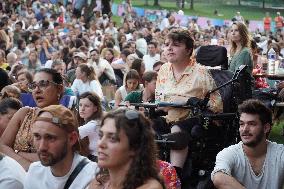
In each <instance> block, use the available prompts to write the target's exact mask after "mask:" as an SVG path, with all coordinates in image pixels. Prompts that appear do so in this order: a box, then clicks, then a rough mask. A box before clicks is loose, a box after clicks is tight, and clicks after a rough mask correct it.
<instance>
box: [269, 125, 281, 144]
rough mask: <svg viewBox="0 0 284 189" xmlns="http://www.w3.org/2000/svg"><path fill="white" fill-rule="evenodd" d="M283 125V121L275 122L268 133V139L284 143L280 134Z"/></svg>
mask: <svg viewBox="0 0 284 189" xmlns="http://www.w3.org/2000/svg"><path fill="white" fill-rule="evenodd" d="M283 127H284V121H281V122H280V123H276V124H274V125H273V127H272V131H271V133H270V140H271V141H274V142H277V143H281V144H284V136H282V129H283Z"/></svg>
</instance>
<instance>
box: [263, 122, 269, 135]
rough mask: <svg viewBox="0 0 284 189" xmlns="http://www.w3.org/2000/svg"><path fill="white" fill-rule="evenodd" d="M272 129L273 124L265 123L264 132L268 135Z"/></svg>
mask: <svg viewBox="0 0 284 189" xmlns="http://www.w3.org/2000/svg"><path fill="white" fill-rule="evenodd" d="M270 131H271V124H269V123H266V124H264V133H265V134H266V135H267V133H269V132H270Z"/></svg>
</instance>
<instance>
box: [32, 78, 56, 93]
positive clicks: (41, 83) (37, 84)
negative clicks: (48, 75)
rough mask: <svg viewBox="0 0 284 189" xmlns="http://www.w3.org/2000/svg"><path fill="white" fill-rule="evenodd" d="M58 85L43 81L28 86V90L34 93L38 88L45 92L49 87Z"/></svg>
mask: <svg viewBox="0 0 284 189" xmlns="http://www.w3.org/2000/svg"><path fill="white" fill-rule="evenodd" d="M51 84H53V85H58V84H57V83H55V82H53V81H48V80H46V81H45V80H41V81H39V82H38V83H36V82H32V83H29V84H28V89H29V90H30V91H33V90H35V89H36V87H38V88H39V89H40V90H45V89H46V88H47V87H48V86H49V85H51Z"/></svg>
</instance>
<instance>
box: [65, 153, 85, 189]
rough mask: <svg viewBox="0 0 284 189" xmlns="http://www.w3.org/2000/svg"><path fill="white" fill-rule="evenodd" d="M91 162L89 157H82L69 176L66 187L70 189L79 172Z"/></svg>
mask: <svg viewBox="0 0 284 189" xmlns="http://www.w3.org/2000/svg"><path fill="white" fill-rule="evenodd" d="M88 163H89V161H88V160H87V158H84V159H82V160H81V161H80V162H79V163H78V164H77V166H76V168H75V169H74V170H73V172H72V173H71V175H70V176H69V178H68V180H67V181H66V183H65V185H64V189H68V188H69V187H70V185H71V184H72V182H73V181H74V180H75V178H76V177H77V176H78V174H79V173H80V172H81V170H82V169H83V168H84V167H85V166H86V165H87V164H88Z"/></svg>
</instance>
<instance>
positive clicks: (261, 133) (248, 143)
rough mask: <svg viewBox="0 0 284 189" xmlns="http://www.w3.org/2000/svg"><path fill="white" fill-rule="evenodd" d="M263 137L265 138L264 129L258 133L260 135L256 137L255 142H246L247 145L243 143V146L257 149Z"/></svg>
mask: <svg viewBox="0 0 284 189" xmlns="http://www.w3.org/2000/svg"><path fill="white" fill-rule="evenodd" d="M263 137H265V134H264V129H262V130H261V131H260V133H258V135H256V137H255V139H254V140H252V141H250V142H246V143H244V142H243V144H244V145H245V146H248V147H256V146H257V145H258V144H259V143H260V142H261V141H262V139H263Z"/></svg>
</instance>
